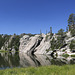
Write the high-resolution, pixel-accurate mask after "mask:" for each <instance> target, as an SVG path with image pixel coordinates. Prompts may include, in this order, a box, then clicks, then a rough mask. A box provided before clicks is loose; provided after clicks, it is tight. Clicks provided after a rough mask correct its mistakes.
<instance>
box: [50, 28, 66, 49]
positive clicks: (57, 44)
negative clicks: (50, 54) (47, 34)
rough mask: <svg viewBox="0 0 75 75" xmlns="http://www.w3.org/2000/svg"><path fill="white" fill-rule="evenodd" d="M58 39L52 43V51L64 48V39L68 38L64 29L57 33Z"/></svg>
mask: <svg viewBox="0 0 75 75" xmlns="http://www.w3.org/2000/svg"><path fill="white" fill-rule="evenodd" d="M57 35H58V37H57V40H55V39H54V38H53V39H52V41H51V42H50V43H51V49H52V50H54V49H59V48H60V47H62V46H63V44H64V43H65V42H64V39H65V37H66V34H65V32H64V30H63V29H60V30H59V31H58V33H57Z"/></svg>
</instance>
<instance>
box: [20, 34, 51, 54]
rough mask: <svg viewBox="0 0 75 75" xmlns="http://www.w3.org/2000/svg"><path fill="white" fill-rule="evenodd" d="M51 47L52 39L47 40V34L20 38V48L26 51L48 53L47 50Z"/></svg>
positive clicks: (29, 52)
mask: <svg viewBox="0 0 75 75" xmlns="http://www.w3.org/2000/svg"><path fill="white" fill-rule="evenodd" d="M49 48H50V41H49V40H48V41H46V35H45V34H41V35H35V36H34V37H28V36H27V35H25V36H23V37H22V38H21V39H20V47H19V50H20V51H21V52H24V53H28V54H32V53H33V52H34V54H46V53H47V52H46V50H47V49H49Z"/></svg>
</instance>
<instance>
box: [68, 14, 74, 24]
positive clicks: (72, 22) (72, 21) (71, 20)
mask: <svg viewBox="0 0 75 75" xmlns="http://www.w3.org/2000/svg"><path fill="white" fill-rule="evenodd" d="M74 23H75V14H73V13H72V14H70V16H69V19H68V25H72V24H74Z"/></svg>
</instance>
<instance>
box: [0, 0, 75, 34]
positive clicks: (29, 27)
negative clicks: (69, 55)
mask: <svg viewBox="0 0 75 75" xmlns="http://www.w3.org/2000/svg"><path fill="white" fill-rule="evenodd" d="M71 13H75V0H0V34H14V33H16V34H21V33H32V34H38V33H40V29H41V31H42V33H46V30H47V31H49V29H50V27H52V30H53V33H56V32H57V31H58V30H59V29H60V28H63V29H64V30H66V26H67V25H68V23H67V20H68V17H69V15H70V14H71Z"/></svg>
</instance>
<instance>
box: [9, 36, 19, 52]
mask: <svg viewBox="0 0 75 75" xmlns="http://www.w3.org/2000/svg"><path fill="white" fill-rule="evenodd" d="M19 40H20V37H19V35H16V36H15V38H13V39H12V41H11V43H10V44H9V46H8V47H9V48H13V47H14V48H15V50H16V51H18V49H19V45H20V42H19Z"/></svg>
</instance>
